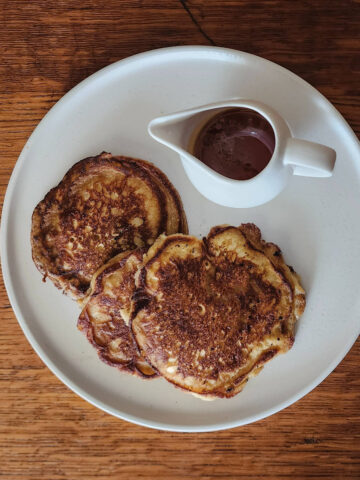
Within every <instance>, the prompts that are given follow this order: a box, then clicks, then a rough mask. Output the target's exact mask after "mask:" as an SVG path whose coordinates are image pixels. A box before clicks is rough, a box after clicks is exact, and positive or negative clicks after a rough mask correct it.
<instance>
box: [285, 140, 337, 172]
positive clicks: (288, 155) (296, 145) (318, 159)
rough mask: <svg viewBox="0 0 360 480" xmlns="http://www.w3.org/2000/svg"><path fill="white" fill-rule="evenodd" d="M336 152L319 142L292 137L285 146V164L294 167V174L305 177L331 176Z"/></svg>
mask: <svg viewBox="0 0 360 480" xmlns="http://www.w3.org/2000/svg"><path fill="white" fill-rule="evenodd" d="M335 159H336V152H335V150H333V149H332V148H330V147H326V146H325V145H321V144H319V143H314V142H308V141H307V140H300V139H298V138H290V139H289V140H288V142H287V145H286V148H285V154H284V159H283V164H284V165H289V166H291V167H292V169H293V173H294V175H300V176H304V177H331V176H332V173H333V170H334V165H335Z"/></svg>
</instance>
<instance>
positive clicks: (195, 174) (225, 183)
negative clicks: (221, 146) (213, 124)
mask: <svg viewBox="0 0 360 480" xmlns="http://www.w3.org/2000/svg"><path fill="white" fill-rule="evenodd" d="M232 107H243V108H247V109H251V110H254V111H255V112H257V113H259V114H260V115H262V116H263V117H264V118H265V119H266V120H267V121H268V122H269V123H270V125H271V126H272V128H273V130H274V134H275V149H274V152H273V155H272V157H271V159H270V161H269V163H268V164H267V165H266V167H265V168H264V169H263V170H262V171H261V172H260V173H258V174H257V175H256V176H255V177H253V178H250V179H249V180H234V179H232V178H228V177H225V176H224V175H221V174H220V173H217V172H215V171H214V170H213V169H211V168H210V167H208V166H207V165H205V164H204V163H203V162H201V161H200V160H199V159H198V158H196V157H194V156H193V155H192V154H191V153H190V152H189V151H188V150H189V145H190V139H191V138H192V135H193V134H194V132H195V131H196V130H197V129H199V125H204V123H205V122H206V121H207V120H208V119H209V118H211V117H212V116H213V115H215V114H216V113H218V112H217V111H221V110H224V109H227V108H232ZM148 132H149V134H150V135H151V136H152V137H153V138H154V139H155V140H157V141H158V142H160V143H162V144H164V145H166V146H167V147H169V148H171V149H172V150H174V151H175V152H177V153H178V154H179V155H180V158H181V161H182V164H183V166H184V169H185V171H186V174H187V176H188V177H189V179H190V181H191V182H192V184H193V185H194V186H195V188H197V190H199V192H200V193H202V194H203V195H204V196H205V197H206V198H208V199H209V200H211V201H213V202H215V203H218V204H220V205H225V206H227V207H242V208H248V207H255V206H257V205H261V204H263V203H266V202H268V201H269V200H271V199H272V198H274V197H275V196H276V195H278V194H279V193H280V192H281V191H282V190H283V189H284V188H285V187H286V185H287V182H288V181H289V179H290V177H291V175H301V176H307V177H330V176H331V175H332V171H333V169H334V164H335V158H336V152H335V151H334V150H333V149H332V148H329V147H326V146H325V145H320V144H318V143H313V142H308V141H307V140H300V139H298V138H293V137H292V135H291V132H290V129H289V127H288V125H287V123H286V121H285V120H284V119H283V118H282V117H281V116H280V115H279V114H278V113H277V112H276V111H275V110H273V109H272V108H270V107H268V106H267V105H264V104H263V103H260V102H257V101H252V100H242V99H237V100H229V101H225V102H219V103H213V104H209V105H203V106H200V107H197V108H192V109H190V110H185V111H182V112H176V113H172V114H169V115H164V116H161V117H158V118H155V119H153V120H152V121H151V122H150V123H149V125H148Z"/></svg>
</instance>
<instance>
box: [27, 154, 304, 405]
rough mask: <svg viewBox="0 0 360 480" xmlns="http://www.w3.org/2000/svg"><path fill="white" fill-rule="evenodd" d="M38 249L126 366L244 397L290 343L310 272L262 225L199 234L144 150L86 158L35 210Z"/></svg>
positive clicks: (208, 392)
mask: <svg viewBox="0 0 360 480" xmlns="http://www.w3.org/2000/svg"><path fill="white" fill-rule="evenodd" d="M31 238H32V249H33V259H34V262H35V264H36V266H37V267H38V269H39V270H40V271H41V272H42V273H43V275H44V276H46V277H49V278H50V279H51V280H52V281H53V282H54V284H55V285H56V286H57V287H58V288H61V289H62V290H63V291H64V292H65V293H66V294H68V295H71V296H72V297H73V298H74V299H76V300H78V301H79V303H80V304H81V306H82V312H81V314H80V317H79V320H78V327H79V328H80V329H81V330H83V331H84V333H85V334H86V335H87V338H88V339H89V341H90V342H91V343H92V344H93V345H94V347H95V348H96V350H97V352H98V355H99V357H100V358H101V359H102V360H103V361H105V362H106V363H108V364H109V365H113V366H116V367H117V368H119V369H120V370H122V371H124V372H127V373H131V374H135V375H138V376H141V377H143V378H153V377H156V376H158V375H161V376H163V377H164V378H165V379H166V380H168V381H169V382H171V383H173V384H174V385H176V386H178V387H180V388H182V389H184V390H187V391H189V392H191V393H193V394H195V395H199V396H201V397H202V398H210V399H211V398H216V397H232V396H234V395H235V394H237V393H238V392H240V391H241V390H242V388H243V386H244V384H245V383H246V381H247V380H248V379H249V378H250V377H251V376H253V375H255V374H257V373H258V372H259V371H260V370H261V368H262V366H263V364H264V363H265V362H266V361H268V360H270V359H271V358H272V357H274V356H275V355H276V354H278V353H281V352H286V351H287V350H288V349H289V348H291V346H292V344H293V342H294V327H295V323H296V321H297V320H298V318H299V317H300V316H301V314H302V312H303V310H304V307H305V295H304V290H303V288H302V287H301V285H300V282H299V278H298V276H297V275H296V273H295V272H294V270H293V269H292V268H291V267H288V266H287V265H286V264H285V262H284V260H283V258H282V255H281V252H280V249H279V248H278V247H277V246H276V245H274V244H271V243H265V242H264V241H263V240H262V239H261V233H260V231H259V229H258V228H257V227H256V226H255V225H253V224H244V225H241V226H240V227H230V226H219V227H214V228H212V229H211V231H210V233H209V234H208V236H207V237H206V238H203V239H202V240H200V239H198V238H196V237H193V236H190V235H187V222H186V217H185V214H184V211H183V208H182V204H181V200H180V197H179V195H178V193H177V192H176V190H175V188H174V187H173V186H172V184H171V183H170V181H169V180H168V179H167V177H166V176H165V175H164V174H163V173H162V172H161V171H160V170H159V169H157V168H156V167H155V166H153V165H152V164H150V163H148V162H145V161H143V160H135V159H130V158H127V157H114V156H112V155H110V154H108V153H103V154H101V155H99V156H97V157H90V158H87V159H85V160H82V161H80V162H78V163H77V164H76V165H74V166H73V167H72V168H71V169H70V170H69V171H68V172H67V174H66V175H65V177H64V179H63V180H62V181H61V182H60V184H59V185H58V186H57V187H55V188H54V189H52V190H51V191H50V192H49V193H48V194H47V195H46V196H45V198H44V200H42V201H41V202H40V203H39V205H38V206H37V207H36V208H35V211H34V214H33V222H32V236H31Z"/></svg>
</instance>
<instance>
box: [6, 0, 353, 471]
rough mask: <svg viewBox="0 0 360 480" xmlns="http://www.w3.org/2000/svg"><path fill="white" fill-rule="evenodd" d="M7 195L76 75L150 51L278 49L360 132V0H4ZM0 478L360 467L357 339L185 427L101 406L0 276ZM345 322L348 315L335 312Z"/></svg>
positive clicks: (271, 54)
mask: <svg viewBox="0 0 360 480" xmlns="http://www.w3.org/2000/svg"><path fill="white" fill-rule="evenodd" d="M0 26H1V28H0V58H1V62H0V153H1V161H0V201H1V203H2V202H3V198H4V194H5V190H6V185H7V183H8V180H9V178H10V175H11V171H12V169H13V167H14V164H15V162H16V159H17V157H18V155H19V153H20V151H21V149H22V147H23V145H24V143H25V142H26V140H27V138H28V136H29V135H30V133H31V131H32V130H33V128H34V127H35V126H36V124H37V123H38V122H39V120H40V119H41V118H42V116H43V115H44V114H45V113H46V112H47V111H48V109H49V108H50V107H51V106H52V105H53V104H54V103H55V102H56V101H57V100H58V99H59V98H60V97H61V96H62V95H63V94H64V93H65V92H66V91H68V90H69V89H70V88H71V87H73V86H74V85H75V84H77V83H78V82H79V81H80V80H82V79H84V78H85V77H87V76H88V75H89V74H91V73H93V72H95V71H97V70H98V69H100V68H101V67H103V66H105V65H107V64H109V63H111V62H114V61H116V60H119V59H121V58H124V57H127V56H129V55H132V54H134V53H138V52H141V51H145V50H149V49H153V48H159V47H166V46H173V45H183V44H205V45H210V44H212V45H219V46H225V47H231V48H236V49H239V50H243V51H247V52H250V53H254V54H256V55H260V56H263V57H265V58H267V59H269V60H272V61H275V62H277V63H279V64H281V65H283V66H284V67H286V68H289V69H290V70H292V71H293V72H295V73H296V74H298V75H300V76H301V77H302V78H304V79H305V80H307V81H309V82H310V83H311V84H312V85H314V86H315V87H316V88H318V89H319V90H320V91H321V92H322V93H323V94H324V95H325V96H326V97H327V98H328V99H329V100H330V101H331V102H333V103H334V105H335V106H336V107H337V108H338V109H339V111H340V112H341V113H342V114H343V115H344V117H345V118H346V119H347V121H348V122H349V123H350V125H351V126H352V128H353V129H354V131H355V132H356V133H357V134H358V135H359V133H360V108H359V107H360V100H359V99H360V96H359V94H360V53H359V52H360V34H359V32H360V2H359V1H358V0H353V1H350V0H343V1H341V2H340V1H335V0H328V1H324V0H303V1H293V2H290V1H280V0H263V1H241V0H239V1H235V0H219V1H212V0H191V1H190V0H179V1H176V0H166V1H165V0H157V1H155V0H133V1H130V0H128V1H125V0H123V1H119V0H107V1H106V2H103V1H100V0H81V1H80V2H72V1H67V0H57V1H54V0H36V1H28V0H17V1H10V0H0ZM0 319H1V328H0V392H1V394H0V478H4V479H6V480H13V479H16V480H29V479H36V480H39V479H46V480H48V479H54V480H65V479H71V480H76V479H82V480H83V479H89V480H91V479H97V480H100V479H107V478H114V479H123V478H124V479H132V478H141V479H153V478H156V479H183V478H191V479H193V478H201V479H204V480H206V479H215V478H216V479H225V478H226V479H239V478H244V479H245V478H246V479H259V478H264V479H279V478H291V479H294V480H295V479H298V480H302V479H304V478H313V479H318V478H326V479H328V478H334V479H350V478H351V479H355V478H357V479H359V478H360V415H359V406H360V380H359V375H358V367H359V364H360V342H359V341H358V342H357V343H356V344H355V345H354V347H353V348H352V349H351V351H350V353H349V354H348V355H347V356H346V358H345V359H344V360H343V362H342V363H341V364H340V365H339V366H338V368H337V369H336V370H335V371H334V372H333V373H332V374H331V376H330V377H328V378H327V379H326V380H325V381H324V382H323V383H322V384H321V385H320V386H319V387H317V388H316V389H315V390H314V391H313V392H311V393H310V394H309V395H307V396H306V397H305V398H303V399H302V400H300V401H299V402H297V403H296V404H295V405H293V406H291V407H289V408H287V409H286V410H284V411H282V412H280V413H278V414H277V415H275V416H273V417H270V418H267V419H265V420H262V421H260V422H257V423H255V424H252V425H248V426H245V427H241V428H237V429H233V430H229V431H225V432H218V433H207V434H175V433H168V432H158V431H152V430H149V429H145V428H142V427H138V426H135V425H131V424H129V423H126V422H123V421H121V420H118V419H115V418H112V417H110V416H108V415H106V414H105V413H103V412H101V411H99V410H97V409H95V408H94V407H92V406H91V405H89V404H87V403H86V402H85V401H83V400H82V399H80V398H79V397H77V396H76V395H75V394H73V393H72V392H71V391H70V390H68V389H67V388H66V387H65V386H64V385H63V384H62V383H61V382H60V381H59V380H58V379H57V378H56V377H55V376H54V375H53V374H52V373H50V371H49V370H48V369H47V368H46V367H45V366H44V365H43V364H42V362H41V361H40V360H39V358H38V357H37V356H36V354H35V353H34V352H33V350H32V349H31V347H30V346H29V345H28V343H27V341H26V339H25V338H24V335H23V334H22V332H21V330H20V328H19V326H18V324H17V322H16V319H15V317H14V314H13V312H12V310H11V307H10V305H9V301H8V299H7V296H6V293H5V290H4V287H3V284H1V286H0ZM339 321H341V319H339Z"/></svg>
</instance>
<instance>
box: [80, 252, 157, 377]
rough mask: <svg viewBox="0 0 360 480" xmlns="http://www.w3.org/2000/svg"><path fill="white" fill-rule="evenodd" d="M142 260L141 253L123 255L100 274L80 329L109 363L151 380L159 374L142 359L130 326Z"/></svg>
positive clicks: (93, 283) (101, 270)
mask: <svg viewBox="0 0 360 480" xmlns="http://www.w3.org/2000/svg"><path fill="white" fill-rule="evenodd" d="M142 257H143V255H142V251H141V250H134V251H133V252H126V253H121V254H119V255H117V256H116V257H114V258H112V259H111V260H110V261H109V262H108V263H107V264H105V265H104V266H103V267H101V268H100V269H99V270H98V271H97V272H96V274H95V275H94V276H93V278H92V280H91V286H90V292H89V295H88V297H87V299H86V301H85V305H84V308H83V310H82V312H81V314H80V317H79V321H78V327H79V329H80V330H82V331H83V332H84V333H85V334H86V336H87V338H88V340H89V341H90V343H91V344H92V345H93V346H94V347H95V348H96V350H97V352H98V355H99V357H100V358H101V360H103V361H104V362H105V363H107V364H109V365H112V366H115V367H117V368H119V369H120V370H122V371H124V372H127V373H132V374H137V375H140V376H142V377H148V378H149V377H152V376H155V375H156V374H155V372H154V370H152V368H151V367H150V366H149V365H148V363H147V362H146V361H145V359H144V358H143V357H142V356H141V355H140V353H139V350H138V347H137V345H136V342H135V341H134V338H133V336H132V333H131V331H130V329H129V326H128V322H129V318H130V315H131V311H132V301H131V299H132V296H133V293H134V289H135V280H134V275H135V273H136V272H137V269H138V267H139V265H141V262H142Z"/></svg>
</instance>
